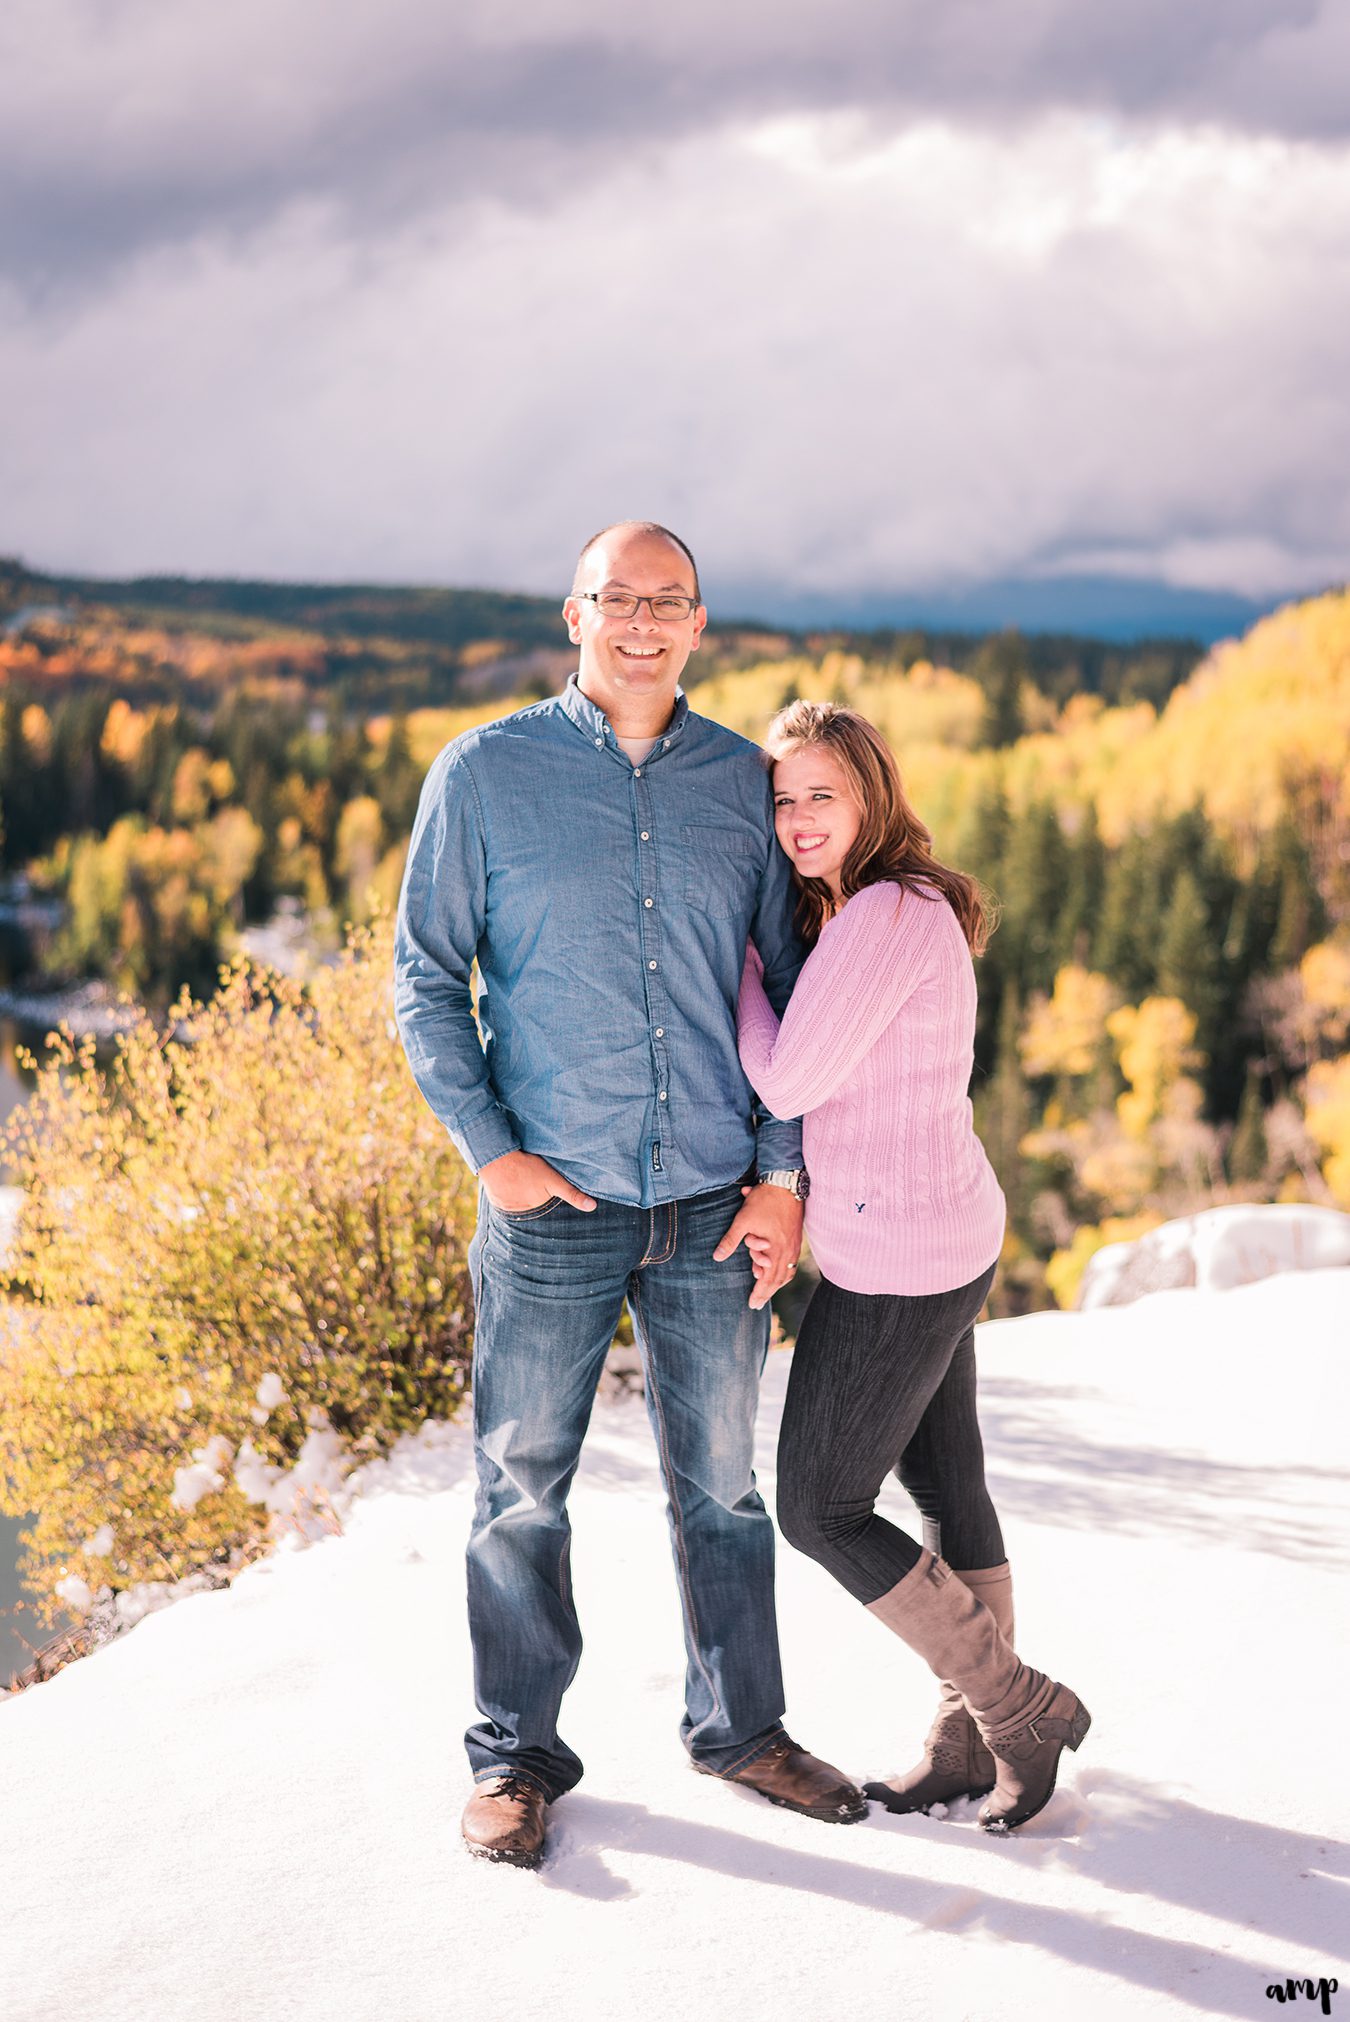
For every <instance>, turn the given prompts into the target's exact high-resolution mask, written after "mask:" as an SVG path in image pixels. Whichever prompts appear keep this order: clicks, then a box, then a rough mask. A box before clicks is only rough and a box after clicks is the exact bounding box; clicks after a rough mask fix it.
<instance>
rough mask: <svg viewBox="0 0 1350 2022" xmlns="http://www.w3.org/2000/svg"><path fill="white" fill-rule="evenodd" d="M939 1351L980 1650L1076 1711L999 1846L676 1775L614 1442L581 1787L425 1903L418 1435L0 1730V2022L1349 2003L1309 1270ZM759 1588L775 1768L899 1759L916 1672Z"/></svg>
mask: <svg viewBox="0 0 1350 2022" xmlns="http://www.w3.org/2000/svg"><path fill="white" fill-rule="evenodd" d="M980 1352H981V1364H982V1370H983V1410H984V1418H985V1424H986V1431H987V1440H988V1446H989V1452H990V1464H991V1475H992V1479H993V1484H994V1490H995V1494H996V1497H997V1499H998V1502H999V1505H1000V1509H1001V1512H1002V1515H1003V1518H1004V1524H1005V1529H1006V1532H1007V1536H1008V1542H1009V1549H1010V1555H1011V1556H1012V1558H1013V1560H1014V1565H1015V1570H1016V1575H1017V1586H1018V1602H1019V1616H1020V1623H1021V1634H1020V1637H1019V1641H1020V1644H1021V1647H1022V1648H1023V1650H1024V1651H1025V1653H1026V1655H1027V1656H1028V1658H1030V1659H1031V1660H1032V1661H1034V1662H1036V1663H1038V1664H1040V1665H1042V1666H1045V1667H1048V1668H1051V1669H1053V1670H1056V1671H1057V1672H1058V1673H1059V1674H1060V1675H1061V1676H1063V1677H1065V1678H1067V1679H1069V1680H1071V1681H1072V1682H1073V1684H1074V1685H1075V1686H1076V1688H1077V1689H1078V1690H1079V1691H1080V1692H1081V1694H1082V1695H1083V1697H1084V1699H1085V1700H1086V1702H1087V1704H1088V1705H1089V1706H1090V1707H1091V1709H1092V1712H1093V1716H1094V1724H1093V1728H1092V1732H1091V1734H1090V1735H1089V1737H1088V1739H1087V1741H1086V1743H1085V1744H1084V1746H1083V1749H1082V1751H1081V1753H1080V1754H1079V1755H1078V1756H1077V1757H1066V1758H1065V1762H1066V1769H1065V1773H1064V1775H1063V1776H1062V1779H1061V1787H1060V1790H1059V1792H1058V1793H1057V1794H1056V1796H1055V1798H1054V1799H1053V1801H1052V1803H1051V1805H1050V1806H1049V1808H1048V1809H1047V1810H1046V1812H1045V1813H1044V1814H1043V1815H1042V1816H1041V1818H1040V1819H1038V1820H1037V1821H1035V1823H1034V1824H1033V1825H1032V1826H1030V1827H1028V1828H1027V1829H1025V1830H1024V1831H1023V1832H1022V1833H1020V1834H1018V1835H1017V1836H1016V1837H1015V1838H1014V1839H1012V1840H1010V1841H1007V1842H1000V1841H998V1840H994V1839H991V1838H989V1837H987V1836H986V1835H984V1834H982V1833H980V1832H979V1831H977V1829H976V1828H975V1825H974V1823H973V1817H972V1816H971V1815H970V1812H971V1808H970V1807H960V1808H959V1809H960V1810H961V1811H962V1812H963V1813H964V1814H965V1815H963V1816H959V1817H958V1816H953V1817H952V1818H950V1819H947V1820H939V1819H925V1818H910V1819H899V1818H891V1817H889V1816H887V1815H885V1814H883V1813H878V1812H875V1811H874V1812H873V1814H872V1816H871V1817H870V1818H869V1820H868V1821H867V1822H866V1823H864V1824H861V1825H857V1826H853V1827H848V1828H843V1827H838V1826H826V1825H821V1824H818V1823H814V1822H812V1821H809V1820H806V1819H800V1818H795V1817H793V1816H791V1815H790V1814H788V1813H786V1812H782V1811H777V1810H774V1809H772V1808H770V1807H769V1806H768V1805H766V1804H764V1803H763V1802H762V1801H760V1800H758V1799H756V1798H755V1797H753V1796H752V1795H750V1794H748V1793H745V1792H741V1791H736V1790H732V1789H729V1788H727V1787H726V1786H723V1785H720V1784H718V1783H716V1782H714V1781H712V1780H710V1779H707V1778H703V1777H698V1776H694V1775H693V1774H691V1772H690V1770H689V1769H688V1767H687V1765H686V1764H685V1761H684V1758H683V1755H682V1753H681V1750H680V1747H679V1743H678V1739H677V1736H676V1722H677V1719H678V1715H679V1698H680V1675H681V1670H682V1652H681V1645H680V1633H679V1622H678V1616H677V1612H676V1603H675V1592H674V1584H673V1580H672V1578H671V1573H670V1568H669V1564H668V1560H667V1548H666V1538H665V1529H664V1519H663V1513H662V1504H661V1498H660V1492H659V1488H658V1484H657V1480H656V1474H655V1468H654V1463H653V1457H652V1449H651V1443H650V1440H649V1437H648V1435H647V1430H646V1421H645V1417H644V1415H643V1411H642V1407H641V1405H640V1404H639V1403H633V1402H628V1403H621V1404H616V1405H609V1406H605V1407H602V1408H599V1409H598V1410H597V1414H596V1420H595V1424H594V1427H593V1432H592V1437H591V1440H590V1443H589V1446H588V1449H587V1454H586V1459H585V1462H584V1465H583V1469H582V1472H581V1475H580V1477H579V1479H578V1482H577V1487H576V1491H575V1495H574V1499H573V1511H574V1519H575V1527H576V1532H577V1538H576V1548H575V1559H574V1563H575V1569H576V1582H577V1589H578V1597H579V1604H580V1607H581V1610H582V1615H583V1621H584V1625H585V1628H586V1632H587V1649H586V1655H585V1658H584V1660H583V1666H582V1671H581V1675H580V1677H579V1679H578V1681H577V1684H576V1686H575V1687H574V1688H573V1691H572V1693H571V1695H570V1698H569V1701H568V1705H567V1709H566V1722H565V1731H566V1732H567V1735H568V1738H569V1739H570V1740H571V1742H572V1743H573V1745H574V1746H575V1747H577V1748H578V1749H579V1750H580V1752H581V1754H582V1756H583V1757H584V1759H585V1760H586V1763H587V1765H588V1773H587V1776H586V1779H585V1781H584V1783H583V1784H582V1785H581V1787H580V1788H579V1789H578V1790H577V1791H576V1792H575V1793H574V1794H573V1795H572V1796H570V1797H568V1798H566V1799H565V1800H563V1802H562V1803H560V1804H559V1805H558V1806H556V1807H555V1810H554V1813H553V1841H552V1844H553V1852H552V1856H551V1858H550V1859H549V1861H548V1863H547V1864H546V1866H545V1867H544V1868H543V1869H542V1871H541V1872H540V1873H539V1874H537V1875H530V1874H523V1873H521V1872H519V1871H517V1870H514V1869H509V1868H493V1867H489V1866H487V1865H485V1864H482V1863H475V1862H471V1861H470V1860H469V1859H468V1858H467V1856H466V1855H465V1854H464V1853H463V1851H462V1849H461V1848H460V1846H459V1843H458V1835H457V1818H458V1812H459V1808H460V1805H461V1803H462V1800H463V1797H464V1793H465V1781H466V1780H465V1775H464V1769H463V1761H462V1756H461V1753H460V1748H459V1734H460V1731H461V1729H462V1727H463V1726H464V1724H465V1722H466V1719H467V1718H468V1716H469V1712H470V1707H471V1693H470V1666H469V1652H468V1645H467V1640H466V1636H465V1632H464V1622H463V1573H462V1552H463V1544H464V1538H465V1533H466V1530H467V1525H468V1517H469V1506H470V1459H469V1450H468V1442H467V1437H466V1435H465V1433H464V1432H463V1431H462V1430H461V1429H460V1428H455V1427H432V1428H428V1429H427V1431H426V1433H425V1434H424V1436H423V1437H422V1438H421V1439H420V1440H419V1441H418V1442H417V1443H416V1446H415V1448H414V1449H413V1450H411V1451H409V1450H404V1451H403V1452H402V1453H401V1454H400V1455H399V1456H397V1457H396V1458H395V1460H394V1461H393V1462H391V1463H389V1464H387V1465H385V1466H383V1467H379V1468H375V1469H372V1470H369V1471H368V1473H367V1476H366V1478H365V1481H364V1485H363V1493H362V1494H361V1495H360V1497H359V1498H358V1499H357V1501H356V1502H355V1504H354V1506H353V1508H352V1511H351V1513H350V1516H349V1519H348V1523H347V1530H346V1534H345V1535H344V1536H341V1537H334V1538H331V1539H329V1540H328V1541H326V1542H323V1543H320V1544H318V1545H315V1546H313V1547H312V1548H310V1549H308V1550H295V1551H282V1552H280V1553H279V1554H277V1555H276V1556H275V1557H274V1558H273V1559H271V1560H270V1561H266V1562H263V1563H261V1564H259V1565H257V1566H255V1567H254V1568H252V1569H250V1570H249V1571H248V1572H246V1573H245V1574H244V1575H243V1576H242V1577H241V1578H240V1579H239V1580H238V1581H237V1582H236V1584H235V1585H234V1587H233V1588H232V1589H231V1590H229V1591H228V1592H223V1593H217V1594H202V1595H198V1596H196V1597H195V1598H192V1599H190V1600H186V1601H184V1602H182V1603H181V1604H180V1605H178V1606H176V1607H173V1608H171V1609H168V1610H166V1611H165V1612H163V1613H161V1614H157V1615H154V1616H152V1617H151V1618H149V1619H147V1620H146V1621H144V1622H143V1623H142V1624H141V1625H140V1626H139V1627H137V1628H136V1629H135V1630H134V1631H133V1632H132V1633H131V1634H129V1635H127V1636H126V1637H124V1638H122V1639H121V1640H119V1641H118V1642H115V1643H113V1644H111V1645H110V1646H109V1647H108V1648H106V1649H105V1650H103V1651H102V1652H100V1653H99V1654H98V1655H96V1656H94V1657H92V1658H90V1659H88V1660H87V1661H86V1662H84V1663H81V1664H78V1665H75V1666H73V1667H72V1668H71V1669H69V1670H67V1671H65V1672H64V1673H62V1675H61V1676H60V1677H58V1678H57V1679H56V1680H55V1681H54V1682H53V1683H51V1684H49V1685H45V1686H42V1687H40V1688H39V1689H37V1690H35V1691H32V1692H29V1693H26V1694H23V1695H21V1696H18V1697H15V1698H13V1699H11V1700H10V1701H8V1702H7V1703H5V1704H3V1705H0V1804H3V1816H4V1827H5V1829H4V1832H3V1835H2V1837H0V1911H2V1912H3V1928H2V1930H0V2017H2V2018H3V2022H26V2018H28V2017H54V2018H59V2022H112V2018H118V2022H123V2018H125V2022H243V2018H248V2022H252V2018H259V2022H293V2018H294V2022H300V2018H303V2022H320V2018H322V2022H365V2018H371V2022H374V2018H377V2017H378V2018H380V2022H441V2018H456V2022H458V2018H468V2017H473V2018H483V2022H506V2018H517V2017H518V2018H521V2022H535V2018H549V2022H570V2018H574V2017H575V2018H578V2022H579V2018H586V2022H609V2018H616V2022H617V2018H619V2017H623V2018H625V2022H631V2018H633V2017H635V2016H637V2017H640V2018H644V2022H648V2018H649V2022H770V2018H772V2022H783V2018H791V2022H834V2018H849V2022H895V2018H907V2017H910V2016H915V2017H919V2016H922V2017H925V2018H928V2017H931V2018H934V2022H958V2018H971V2022H1022V2018H1031V2017H1037V2018H1046V2017H1049V2018H1058V2017H1061V2016H1062V2017H1084V2018H1089V2017H1090V2018H1094V2022H1096V2018H1103V2022H1115V2018H1121V2022H1123V2018H1125V2017H1130V2018H1137V2017H1139V2016H1141V2015H1164V2016H1170V2015H1182V2014H1192V2013H1194V2014H1197V2015H1221V2016H1232V2017H1245V2016H1255V2015H1262V2014H1272V2013H1274V2012H1275V2007H1274V2003H1273V2001H1271V2000H1269V1999H1268V1998H1267V1995H1266V1988H1267V1986H1269V1985H1270V1984H1271V1983H1273V1982H1276V1981H1280V1982H1282V1981H1283V1980H1284V1979H1285V1978H1286V1977H1289V1976H1294V1977H1299V1978H1302V1977H1304V1976H1311V1977H1313V1978H1314V1979H1316V1978H1318V1977H1319V1976H1322V1975H1329V1976H1335V1977H1338V1978H1339V1979H1340V1982H1341V1987H1342V1988H1344V1989H1345V1990H1346V1991H1344V1992H1337V1993H1336V1994H1333V1995H1332V1996H1331V1997H1330V1998H1331V2002H1332V2012H1333V2013H1335V2012H1337V2004H1341V2005H1347V2004H1350V1964H1348V1963H1347V1955H1348V1954H1350V1847H1347V1845H1346V1844H1345V1842H1344V1839H1343V1837H1342V1832H1343V1828H1344V1825H1345V1822H1346V1820H1347V1819H1350V1766H1348V1763H1347V1747H1346V1740H1345V1734H1346V1724H1345V1718H1344V1712H1343V1704H1344V1696H1345V1675H1346V1655H1347V1650H1346V1635H1345V1629H1346V1609H1345V1600H1346V1569H1347V1559H1350V1540H1348V1537H1347V1527H1346V1524H1345V1516H1346V1505H1347V1501H1350V1493H1348V1492H1347V1484H1346V1468H1345V1427H1346V1424H1347V1422H1348V1420H1350V1271H1346V1270H1327V1271H1313V1272H1306V1273H1303V1274H1301V1275H1299V1276H1285V1277H1277V1278H1270V1279H1267V1280H1265V1281H1264V1282H1262V1283H1259V1284H1255V1285H1249V1286H1245V1287H1243V1288H1241V1289H1239V1290H1234V1291H1228V1292H1199V1291H1193V1290H1192V1291H1173V1292H1166V1293H1160V1294H1158V1295H1156V1296H1154V1297H1152V1298H1149V1299H1145V1300H1142V1301H1140V1302H1139V1303H1137V1304H1134V1305H1131V1306H1128V1307H1122V1308H1118V1309H1111V1310H1107V1311H1102V1312H1094V1313H1089V1314H1053V1315H1036V1316H1034V1317H1031V1318H1028V1319H1023V1320H1014V1321H1004V1322H1000V1323H997V1324H995V1325H992V1326H988V1327H986V1328H984V1329H983V1331H982V1336H981V1341H980ZM786 1376H787V1358H786V1357H785V1356H775V1357H774V1358H772V1360H771V1362H770V1368H769V1373H768V1376H767V1378H766V1382H765V1391H764V1409H763V1420H762V1442H761V1453H762V1457H763V1467H762V1478H763V1479H764V1480H765V1484H766V1487H767V1488H768V1489H769V1490H771V1488H772V1474H771V1462H772V1454H773V1439H774V1432H775V1428H776V1423H777V1417H778V1412H779V1409H780V1406H781V1401H782V1394H783V1387H784V1382H785V1379H786ZM894 1499H895V1504H896V1507H897V1510H900V1509H903V1508H904V1507H905V1504H904V1498H903V1497H902V1496H901V1495H900V1493H899V1491H898V1490H897V1491H896V1492H895V1498H894ZM779 1591H780V1606H781V1616H782V1628H783V1644H784V1658H785V1667H786V1672H787V1677H788V1684H789V1695H790V1705H789V1712H788V1719H789V1724H790V1727H791V1731H792V1732H793V1733H794V1734H795V1735H796V1736H797V1737H798V1738H799V1739H801V1740H803V1741H804V1742H806V1743H807V1744H808V1745H810V1746H811V1747H813V1748H815V1749H817V1750H819V1751H821V1752H822V1753H826V1754H829V1755H831V1756H832V1757H833V1758H834V1759H835V1760H836V1761H838V1762H839V1763H840V1764H841V1765H843V1766H844V1767H846V1768H847V1769H849V1770H851V1771H853V1772H854V1773H856V1774H857V1775H859V1776H865V1775H875V1774H878V1773H885V1772H886V1771H887V1770H889V1769H891V1768H893V1767H896V1766H897V1765H900V1764H903V1763H907V1762H908V1761H909V1760H910V1759H912V1756H913V1754H914V1750H915V1745H916V1743H917V1742H918V1740H919V1738H920V1736H921V1735H922V1733H923V1731H924V1728H925V1726H926V1724H927V1719H928V1715H929V1711H930V1705H931V1697H932V1688H931V1685H930V1683H929V1681H928V1680H927V1678H926V1676H925V1674H924V1673H923V1672H922V1671H921V1669H920V1667H919V1665H918V1663H917V1661H916V1660H915V1659H914V1658H912V1657H911V1656H910V1655H909V1653H908V1652H907V1651H905V1650H904V1649H903V1648H902V1647H901V1646H900V1645H899V1644H897V1643H895V1642H894V1641H892V1640H891V1639H889V1638H888V1637H887V1636H886V1634H885V1632H884V1631H883V1630H881V1629H880V1628H879V1626H878V1625H877V1623H876V1622H875V1621H874V1620H873V1619H872V1618H871V1617H870V1616H868V1615H867V1614H866V1613H865V1612H864V1611H863V1610H862V1609H860V1608H858V1607H857V1606H856V1605H855V1604H854V1603H852V1602H850V1601H849V1600H848V1599H847V1597H846V1596H845V1595H844V1594H843V1593H842V1592H841V1591H840V1590H838V1589H837V1588H835V1587H834V1586H833V1585H832V1584H831V1583H830V1581H829V1580H828V1579H827V1578H826V1577H825V1576H824V1575H823V1574H822V1573H821V1572H819V1571H818V1569H817V1568H815V1567H814V1566H812V1565H811V1564H809V1563H808V1562H806V1561H805V1560H803V1559H800V1558H799V1557H797V1556H796V1555H795V1554H794V1553H792V1552H790V1551H788V1550H786V1549H784V1550H783V1551H782V1553H781V1557H780V1576H779ZM1298 2006H1299V2008H1300V2010H1301V2011H1302V2012H1305V2013H1308V2014H1313V2013H1320V2012H1321V2010H1320V2007H1319V2006H1318V2005H1317V2004H1314V2003H1310V2002H1308V2001H1307V2000H1306V1999H1301V2000H1300V2001H1299V2003H1298Z"/></svg>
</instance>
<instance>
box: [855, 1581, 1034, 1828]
mask: <svg viewBox="0 0 1350 2022" xmlns="http://www.w3.org/2000/svg"><path fill="white" fill-rule="evenodd" d="M952 1578H953V1579H954V1580H959V1581H960V1582H961V1584H962V1586H963V1587H968V1588H969V1590H970V1592H971V1593H972V1594H974V1596H975V1598H976V1599H977V1600H980V1601H983V1602H984V1605H985V1607H986V1608H988V1610H989V1612H990V1614H991V1615H992V1616H993V1618H994V1620H995V1621H996V1622H997V1623H998V1626H999V1633H1000V1634H1001V1635H1002V1637H1003V1639H1004V1641H1005V1642H1006V1643H1009V1644H1011V1642H1012V1640H1013V1591H1012V1568H1011V1567H1010V1566H1009V1564H1008V1562H1007V1560H1006V1559H1005V1560H1004V1561H1003V1564H1002V1565H1001V1566H981V1567H977V1568H976V1569H975V1570H974V1571H972V1572H968V1573H964V1572H963V1573H953V1574H952ZM997 1780H998V1766H997V1764H996V1763H995V1761H994V1758H993V1756H992V1755H991V1754H990V1753H989V1750H988V1749H987V1748H986V1747H985V1745H984V1743H983V1742H982V1741H981V1739H980V1730H979V1728H978V1727H977V1726H976V1725H975V1722H974V1721H973V1720H972V1719H971V1717H970V1715H969V1713H968V1712H967V1711H966V1702H965V1700H964V1699H963V1698H962V1697H961V1694H960V1693H959V1692H958V1691H957V1689H956V1687H955V1685H953V1684H952V1682H951V1680H950V1678H944V1679H943V1680H942V1689H941V1696H940V1697H939V1699H938V1710H937V1714H936V1717H935V1718H934V1721H933V1724H932V1726H931V1727H930V1728H929V1730H928V1738H927V1740H926V1741H925V1742H924V1745H923V1756H922V1758H921V1760H920V1761H918V1762H916V1763H915V1765H914V1767H913V1769H907V1770H905V1771H904V1772H903V1774H897V1775H895V1776H888V1777H887V1778H886V1779H885V1781H884V1782H877V1783H865V1784H864V1785H863V1795H864V1796H865V1797H871V1798H875V1800H876V1802H877V1803H878V1804H884V1805H885V1807H886V1809H887V1811H925V1812H926V1811H931V1810H932V1808H933V1806H934V1805H935V1804H954V1803H955V1802H956V1800H957V1799H958V1798H961V1797H987V1796H988V1795H989V1793H990V1791H991V1790H992V1789H993V1788H994V1785H995V1783H996V1782H997Z"/></svg>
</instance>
